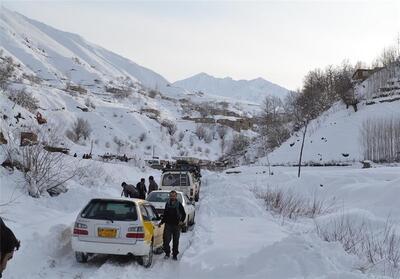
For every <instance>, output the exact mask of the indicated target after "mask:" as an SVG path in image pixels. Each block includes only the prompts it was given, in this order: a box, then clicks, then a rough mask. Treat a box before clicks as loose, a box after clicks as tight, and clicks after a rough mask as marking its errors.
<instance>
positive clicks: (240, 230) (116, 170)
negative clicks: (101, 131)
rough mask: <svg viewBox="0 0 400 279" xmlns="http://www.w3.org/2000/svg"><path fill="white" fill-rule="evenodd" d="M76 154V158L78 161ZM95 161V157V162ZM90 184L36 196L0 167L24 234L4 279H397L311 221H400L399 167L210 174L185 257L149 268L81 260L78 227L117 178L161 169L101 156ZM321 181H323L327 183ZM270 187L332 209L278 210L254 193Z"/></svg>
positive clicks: (4, 193) (6, 210) (8, 217)
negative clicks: (304, 213)
mask: <svg viewBox="0 0 400 279" xmlns="http://www.w3.org/2000/svg"><path fill="white" fill-rule="evenodd" d="M76 160H79V159H76ZM91 164H92V163H91ZM90 170H91V171H90V172H89V173H90V174H91V175H89V176H88V177H86V178H85V179H86V180H85V183H83V182H81V183H82V184H83V185H81V184H80V183H78V182H77V181H74V183H71V184H70V189H69V191H68V192H67V193H65V194H61V195H60V196H58V197H42V198H40V199H33V198H31V197H28V196H27V195H26V194H25V193H24V191H23V190H22V189H21V187H20V185H22V177H20V174H19V173H18V172H17V171H16V172H14V173H13V174H11V173H9V172H8V171H6V170H5V169H3V168H1V169H0V175H1V177H2V180H1V185H0V193H1V198H0V204H2V205H3V204H5V203H7V202H8V201H9V200H10V199H11V200H13V199H15V200H14V201H13V202H11V203H10V204H8V205H5V206H1V207H0V214H1V216H2V217H4V218H5V222H6V223H7V225H8V226H9V227H10V228H12V229H13V231H14V232H15V234H16V235H17V237H18V238H19V239H20V240H21V243H22V247H21V249H20V250H19V251H18V252H17V253H16V254H15V258H14V259H13V260H12V261H11V262H10V264H9V267H8V268H7V270H6V271H5V273H4V276H5V278H15V279H17V278H18V279H19V278H110V276H112V278H337V279H339V278H344V279H353V278H397V277H384V276H383V275H382V274H384V272H382V270H379V269H378V270H369V271H367V272H366V273H365V274H363V273H362V272H361V271H360V270H359V268H360V267H361V266H362V265H363V260H361V259H359V258H358V257H356V256H354V255H349V254H347V253H346V252H345V251H344V249H343V248H342V246H341V244H340V243H328V242H325V241H323V240H321V238H320V237H318V236H317V234H316V233H315V226H314V222H321V223H323V222H328V221H329V220H331V219H334V218H337V217H338V216H340V215H341V214H350V215H353V216H356V217H357V218H360V219H361V218H365V219H366V220H369V221H371V222H374V224H381V223H382V224H383V223H384V222H385V220H386V219H387V218H388V216H389V215H390V216H391V217H392V219H393V220H394V221H395V222H396V223H398V222H399V221H400V218H399V213H400V208H399V206H398V202H397V200H398V197H399V195H400V177H399V175H398V174H399V172H400V168H399V167H381V168H374V169H358V168H355V167H345V168H343V167H342V168H339V167H330V168H326V167H325V168H312V167H308V168H304V169H303V174H302V177H301V179H298V178H297V177H296V175H297V172H296V168H290V167H276V168H274V169H273V171H274V175H273V176H268V171H267V170H266V168H265V167H241V168H237V169H235V170H239V171H241V173H240V174H225V173H212V172H204V175H203V185H202V190H201V199H200V202H199V203H197V212H196V224H195V226H194V227H192V228H191V229H190V230H189V232H188V233H184V234H181V243H180V252H181V253H180V255H179V261H178V262H173V261H171V260H164V259H163V258H162V255H157V256H155V258H154V262H153V266H152V267H151V268H150V269H145V268H143V267H142V266H139V265H138V264H137V263H136V262H135V261H133V260H132V259H128V258H126V257H111V256H98V257H95V258H94V259H92V260H91V261H89V263H87V264H80V263H77V262H75V258H74V254H73V251H72V250H71V245H70V237H71V230H72V225H73V222H74V220H75V217H76V215H77V213H78V211H79V210H81V209H82V207H83V206H84V205H85V204H86V202H87V201H88V200H89V199H90V198H94V197H103V196H119V194H120V186H119V185H120V181H122V180H126V181H129V182H135V181H137V180H138V179H139V178H140V177H147V176H148V175H150V174H152V175H155V177H156V179H159V173H157V171H154V170H152V171H150V170H146V171H140V170H138V169H137V168H134V167H131V166H129V165H126V164H107V163H99V162H97V163H95V165H94V166H92V167H91V168H90ZM321 184H322V185H323V187H321V186H320V185H321ZM267 187H282V188H285V189H287V188H290V189H292V190H293V191H295V192H296V193H298V195H304V196H311V195H315V194H316V195H317V196H318V197H320V198H321V199H325V200H335V210H334V211H332V212H331V213H329V214H326V215H323V216H319V217H317V218H316V219H315V220H312V219H307V218H299V219H297V220H295V221H293V220H289V219H282V218H281V217H279V216H274V215H271V214H270V213H269V212H268V211H266V208H265V206H264V204H263V201H262V200H260V199H257V198H256V197H255V195H254V193H253V190H254V189H257V190H258V191H262V190H266V189H267Z"/></svg>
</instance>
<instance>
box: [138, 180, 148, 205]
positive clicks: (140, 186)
mask: <svg viewBox="0 0 400 279" xmlns="http://www.w3.org/2000/svg"><path fill="white" fill-rule="evenodd" d="M145 182H146V179H144V178H142V179H140V182H139V183H138V184H136V190H138V192H139V199H142V200H144V199H146V193H147V188H146V184H145Z"/></svg>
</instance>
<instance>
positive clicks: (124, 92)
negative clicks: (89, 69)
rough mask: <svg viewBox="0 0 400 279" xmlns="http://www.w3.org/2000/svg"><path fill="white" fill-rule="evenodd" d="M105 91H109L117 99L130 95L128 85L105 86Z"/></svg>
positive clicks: (130, 91)
mask: <svg viewBox="0 0 400 279" xmlns="http://www.w3.org/2000/svg"><path fill="white" fill-rule="evenodd" d="M105 89H106V92H110V93H112V94H113V96H114V97H115V98H117V99H125V98H128V97H129V96H131V95H132V89H131V88H130V87H121V88H120V87H114V86H106V88H105Z"/></svg>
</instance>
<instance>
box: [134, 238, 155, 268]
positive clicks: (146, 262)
mask: <svg viewBox="0 0 400 279" xmlns="http://www.w3.org/2000/svg"><path fill="white" fill-rule="evenodd" d="M138 263H139V264H140V265H143V267H145V268H149V267H150V266H151V264H152V263H153V242H152V243H151V245H150V249H149V254H148V255H146V256H141V257H139V258H138Z"/></svg>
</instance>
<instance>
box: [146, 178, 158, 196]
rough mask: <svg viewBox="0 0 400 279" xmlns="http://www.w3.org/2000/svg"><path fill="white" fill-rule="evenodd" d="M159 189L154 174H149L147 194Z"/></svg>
mask: <svg viewBox="0 0 400 279" xmlns="http://www.w3.org/2000/svg"><path fill="white" fill-rule="evenodd" d="M157 190H158V184H157V183H156V181H155V180H154V177H153V176H149V192H148V193H147V194H150V193H151V192H153V191H157Z"/></svg>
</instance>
